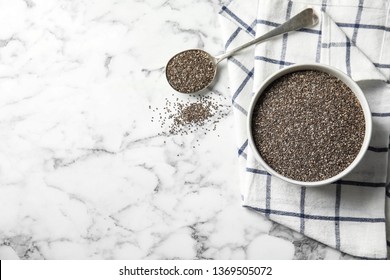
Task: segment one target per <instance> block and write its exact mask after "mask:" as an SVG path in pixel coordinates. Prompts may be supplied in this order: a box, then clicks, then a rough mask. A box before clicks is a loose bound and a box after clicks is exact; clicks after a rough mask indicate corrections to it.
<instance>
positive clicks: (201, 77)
mask: <svg viewBox="0 0 390 280" xmlns="http://www.w3.org/2000/svg"><path fill="white" fill-rule="evenodd" d="M215 71H216V67H215V64H214V61H213V59H212V58H211V57H210V55H209V54H207V53H206V52H204V51H201V50H187V51H184V52H181V53H179V54H177V55H175V56H174V57H173V58H172V59H171V60H170V61H169V62H168V64H167V67H166V76H167V80H168V82H169V84H170V85H171V86H172V87H173V88H174V89H175V90H177V91H179V92H181V93H194V92H197V91H200V90H202V89H204V88H205V87H207V86H208V85H209V84H210V83H211V82H212V81H213V79H214V75H215Z"/></svg>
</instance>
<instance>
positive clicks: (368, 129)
mask: <svg viewBox="0 0 390 280" xmlns="http://www.w3.org/2000/svg"><path fill="white" fill-rule="evenodd" d="M304 70H318V71H321V72H325V73H328V74H330V75H332V76H334V77H336V78H338V79H340V80H341V81H342V82H344V83H345V84H346V85H347V86H348V87H349V88H350V89H351V90H352V92H353V93H354V95H355V96H356V98H357V99H358V100H359V103H360V106H361V107H362V109H363V114H364V119H365V135H364V139H363V143H362V146H361V148H360V151H359V153H358V154H357V156H356V157H355V159H354V160H353V161H352V163H351V164H350V165H348V167H347V168H345V169H344V170H343V171H341V172H340V173H338V174H337V175H335V176H333V177H330V178H327V179H324V180H320V181H311V182H305V181H298V180H294V179H291V178H288V177H285V176H283V175H281V174H280V173H278V172H276V171H275V170H274V169H273V168H271V167H270V166H269V165H268V164H267V163H266V162H265V161H264V160H263V158H262V157H261V155H260V153H259V152H258V150H257V148H256V145H255V143H254V139H253V133H252V116H253V110H254V107H255V105H256V103H257V100H258V99H259V97H260V96H261V94H262V93H263V92H264V90H265V89H266V88H267V87H268V86H269V85H270V84H271V83H272V82H273V81H275V80H276V79H278V78H280V77H282V76H284V75H286V74H288V73H292V72H297V71H304ZM247 135H248V142H249V146H250V148H251V149H252V151H253V152H254V155H255V159H256V161H258V162H259V163H260V164H261V166H262V167H263V168H264V169H265V170H266V171H267V172H268V173H270V174H271V175H273V176H275V177H278V178H280V179H282V180H284V181H286V182H288V183H292V184H295V185H301V186H307V187H316V186H323V185H327V184H330V183H334V182H336V181H338V180H340V179H341V178H342V177H344V176H346V175H347V174H348V173H350V172H351V171H352V170H353V169H354V168H355V167H356V166H357V165H358V164H359V162H360V161H361V159H362V158H363V157H364V155H365V153H366V151H367V149H368V146H369V143H370V140H371V135H372V117H371V110H370V107H369V105H368V102H367V99H366V97H365V96H364V93H363V91H362V90H361V88H360V87H359V85H358V84H357V83H356V82H355V81H354V80H352V78H350V77H349V76H347V75H346V74H345V73H344V72H342V71H340V70H338V69H337V68H334V67H332V66H329V65H326V64H322V63H305V64H304V63H302V64H294V65H292V66H288V67H285V68H283V69H281V70H278V71H277V72H275V73H273V74H272V75H270V76H269V77H268V78H267V79H266V80H265V81H264V82H263V83H262V84H261V86H260V88H259V90H258V91H257V92H256V93H255V94H254V95H253V96H252V100H251V102H250V105H249V110H248V116H247Z"/></svg>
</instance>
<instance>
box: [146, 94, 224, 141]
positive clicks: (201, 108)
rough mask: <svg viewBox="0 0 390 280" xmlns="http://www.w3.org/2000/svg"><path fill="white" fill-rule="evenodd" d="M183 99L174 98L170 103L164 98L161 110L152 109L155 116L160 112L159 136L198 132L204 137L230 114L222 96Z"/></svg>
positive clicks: (193, 96) (188, 96)
mask: <svg viewBox="0 0 390 280" xmlns="http://www.w3.org/2000/svg"><path fill="white" fill-rule="evenodd" d="M183 99H184V100H183ZM183 99H180V100H179V99H178V98H175V99H174V101H172V100H171V99H170V98H165V106H164V107H163V108H162V109H159V108H155V109H153V111H156V114H157V111H159V110H160V112H158V115H159V118H158V121H159V123H160V126H161V129H162V130H163V132H162V133H160V135H165V136H169V135H188V134H191V133H195V132H199V131H201V132H204V134H205V135H206V134H207V132H210V131H214V130H216V125H217V123H218V122H219V121H220V120H221V119H223V118H225V117H226V116H227V115H228V114H229V112H230V106H229V105H227V104H224V103H226V101H227V99H226V98H225V97H223V96H218V95H187V96H184V97H183ZM224 101H225V102H224ZM153 120H154V117H152V119H151V121H152V122H153Z"/></svg>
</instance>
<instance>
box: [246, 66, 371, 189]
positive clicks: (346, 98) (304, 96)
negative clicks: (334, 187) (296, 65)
mask: <svg viewBox="0 0 390 280" xmlns="http://www.w3.org/2000/svg"><path fill="white" fill-rule="evenodd" d="M252 132H253V137H254V142H255V145H256V148H257V150H258V151H259V153H260V155H261V156H262V158H263V159H264V161H265V162H266V163H267V164H268V165H269V166H270V167H271V168H272V169H274V170H275V171H277V172H278V173H280V174H281V175H283V176H285V177H288V178H291V179H294V180H298V181H304V182H314V181H320V180H324V179H328V178H331V177H333V176H335V175H337V174H339V173H340V172H342V171H343V170H344V169H346V168H347V167H348V166H349V165H350V164H351V163H352V161H353V160H354V159H355V158H356V156H357V154H358V153H359V151H360V149H361V146H362V143H363V139H364V135H365V119H364V114H363V110H362V108H361V106H360V103H359V101H358V99H357V98H356V97H355V95H354V94H353V92H352V91H351V89H350V88H349V87H348V86H347V85H346V84H344V83H343V82H342V81H340V80H339V79H337V78H336V77H333V76H331V75H329V74H327V73H324V72H320V71H297V72H293V73H290V74H287V75H285V76H283V77H281V78H279V79H277V80H276V81H274V82H273V83H272V84H271V85H270V86H269V87H268V88H267V89H266V90H265V91H264V93H263V94H262V95H261V96H260V97H259V100H258V101H257V104H256V105H255V108H254V111H253V119H252Z"/></svg>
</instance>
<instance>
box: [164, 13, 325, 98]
mask: <svg viewBox="0 0 390 280" xmlns="http://www.w3.org/2000/svg"><path fill="white" fill-rule="evenodd" d="M317 23H318V16H317V15H316V14H315V13H314V11H313V9H312V8H308V9H305V10H303V11H302V12H300V13H299V14H297V15H295V16H294V17H292V18H291V19H290V20H288V21H286V22H285V23H283V24H281V25H279V26H278V27H276V28H275V29H272V30H271V31H269V32H268V33H266V34H264V35H262V36H260V37H259V38H256V39H254V40H252V41H250V42H248V43H246V44H243V45H242V46H239V47H237V48H235V49H233V50H231V51H228V52H226V53H223V54H221V55H218V56H215V57H214V56H212V55H210V54H209V53H208V52H206V51H204V50H200V49H191V50H185V51H183V52H180V53H178V54H176V55H174V56H173V57H172V58H171V59H170V60H169V61H168V63H167V65H166V67H165V70H166V71H165V75H166V78H167V80H168V83H169V84H170V85H171V87H172V88H173V89H175V90H176V91H178V92H181V93H188V94H191V93H201V92H202V91H204V89H206V88H207V87H209V86H210V85H211V84H212V83H213V81H214V79H215V76H216V74H217V65H218V63H220V62H221V61H222V60H224V59H225V58H228V57H230V56H232V55H233V54H235V53H236V52H239V51H241V50H243V49H245V48H247V47H249V46H252V45H255V44H258V43H262V42H264V41H266V40H268V39H270V38H272V37H275V36H278V35H281V34H284V33H287V32H290V31H294V30H298V29H301V28H303V27H309V26H314V25H316V24H317ZM193 55H194V56H195V55H196V56H198V58H200V60H201V62H200V63H201V64H202V65H198V66H200V67H196V66H195V67H194V66H193V65H186V63H188V61H189V60H191V59H192V58H191V56H193ZM185 56H186V57H187V58H184V57H185ZM183 59H184V60H183ZM194 59H195V58H194ZM180 60H182V61H180ZM192 60H193V59H192ZM193 61H194V60H193ZM178 62H179V64H180V62H181V67H180V68H179V70H178V69H174V67H173V66H172V64H173V63H176V64H177V63H178ZM194 63H197V62H196V61H194ZM198 63H199V62H198ZM183 64H184V65H183ZM183 66H184V67H183ZM199 69H200V70H199ZM202 69H203V70H205V69H206V70H205V71H202ZM198 70H199V71H198ZM207 72H208V73H207ZM212 72H213V73H214V74H213V75H212ZM202 75H203V77H202ZM195 76H196V78H194V77H195ZM191 78H192V79H191ZM191 81H193V82H192V84H191ZM194 83H197V84H194Z"/></svg>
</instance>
